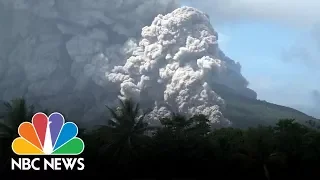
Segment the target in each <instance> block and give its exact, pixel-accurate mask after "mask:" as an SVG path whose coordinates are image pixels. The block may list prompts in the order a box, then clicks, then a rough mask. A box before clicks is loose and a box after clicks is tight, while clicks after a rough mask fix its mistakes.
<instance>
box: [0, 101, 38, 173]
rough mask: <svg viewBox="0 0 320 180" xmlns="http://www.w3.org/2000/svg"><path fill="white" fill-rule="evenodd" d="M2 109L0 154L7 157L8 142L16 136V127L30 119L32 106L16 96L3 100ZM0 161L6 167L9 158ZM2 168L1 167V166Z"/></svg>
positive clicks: (0, 115)
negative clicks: (7, 100) (8, 100)
mask: <svg viewBox="0 0 320 180" xmlns="http://www.w3.org/2000/svg"><path fill="white" fill-rule="evenodd" d="M3 105H4V109H3V111H2V114H0V147H1V149H0V151H1V152H0V153H1V154H0V156H2V157H7V154H8V153H9V152H10V150H9V149H11V146H10V143H11V142H12V140H13V139H14V138H15V137H17V136H18V127H19V125H20V124H21V123H22V122H25V121H31V119H32V116H33V114H34V106H28V105H27V103H26V101H25V99H23V98H17V99H13V100H12V101H11V102H4V103H3ZM3 160H4V161H5V162H1V163H2V164H3V167H6V166H7V164H8V162H9V159H7V158H3ZM1 170H2V168H1Z"/></svg>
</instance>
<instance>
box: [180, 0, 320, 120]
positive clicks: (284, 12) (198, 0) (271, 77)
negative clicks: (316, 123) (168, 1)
mask: <svg viewBox="0 0 320 180" xmlns="http://www.w3.org/2000/svg"><path fill="white" fill-rule="evenodd" d="M183 4H184V5H191V6H195V7H198V8H199V9H201V10H204V11H205V12H207V13H208V14H209V15H210V18H211V21H212V24H213V26H214V28H215V29H216V30H217V31H218V32H219V33H220V36H219V38H220V46H221V48H222V50H223V51H224V52H225V54H226V55H228V56H229V57H231V58H232V59H234V60H235V61H239V62H240V63H241V65H242V67H243V74H244V76H245V77H246V78H247V79H248V81H249V82H250V86H249V87H250V88H252V89H254V90H255V91H256V92H257V93H258V98H259V99H264V100H267V101H270V102H273V103H277V104H281V105H287V106H292V107H296V108H300V109H301V110H304V111H307V112H308V113H314V109H315V108H316V109H319V111H320V108H318V107H316V105H317V104H318V103H316V102H315V98H314V93H313V92H314V90H319V89H320V68H319V67H320V59H319V58H320V28H317V24H318V23H319V24H320V11H319V9H320V1H318V0H194V1H193V0H185V1H183ZM310 109H313V110H312V111H313V112H311V110H310ZM319 115H320V113H319Z"/></svg>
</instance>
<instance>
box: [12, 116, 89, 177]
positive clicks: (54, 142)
mask: <svg viewBox="0 0 320 180" xmlns="http://www.w3.org/2000/svg"><path fill="white" fill-rule="evenodd" d="M18 134H19V136H20V137H18V138H16V139H15V140H14V141H13V142H12V151H13V152H14V153H15V154H17V155H21V156H43V155H50V156H59V155H60V157H55V158H40V157H37V158H26V157H24V158H18V159H14V158H12V159H11V170H16V169H19V170H74V169H76V170H79V171H81V170H84V167H85V166H84V158H62V157H61V155H65V156H72V155H79V154H81V153H82V152H83V150H84V143H83V141H82V139H80V138H78V137H76V136H77V134H78V127H77V125H76V124H75V123H73V122H66V123H65V120H64V117H63V115H62V114H60V113H58V112H55V113H52V114H51V115H50V116H49V117H47V115H46V114H44V113H41V112H38V113H36V114H35V115H34V116H33V118H32V123H30V122H23V123H22V124H20V126H19V128H18ZM44 157H46V156H44Z"/></svg>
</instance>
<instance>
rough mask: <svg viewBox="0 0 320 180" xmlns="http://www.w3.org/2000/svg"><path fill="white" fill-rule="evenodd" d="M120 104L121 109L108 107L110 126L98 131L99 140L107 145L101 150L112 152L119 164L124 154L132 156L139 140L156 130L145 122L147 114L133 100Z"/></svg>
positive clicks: (102, 127) (101, 127) (100, 128)
mask: <svg viewBox="0 0 320 180" xmlns="http://www.w3.org/2000/svg"><path fill="white" fill-rule="evenodd" d="M119 102H120V107H118V108H116V109H112V108H110V107H108V106H107V108H108V110H109V112H110V114H111V119H109V120H108V125H104V126H100V127H99V128H98V130H97V132H98V135H99V136H100V137H98V138H100V140H101V139H102V141H104V143H105V145H103V147H102V148H101V150H102V152H103V153H105V152H110V151H111V152H112V154H113V157H114V158H115V160H116V161H118V162H119V157H120V155H124V154H123V153H124V152H128V153H129V154H130V155H132V154H131V153H133V150H134V147H136V146H137V145H138V140H141V138H143V137H145V132H146V131H147V130H149V129H154V128H152V127H150V126H149V125H148V123H147V122H145V116H146V114H147V112H145V113H143V112H142V110H141V109H140V106H139V104H136V103H134V102H133V101H132V100H131V99H126V100H123V101H122V100H120V101H119ZM101 136H103V137H101ZM110 141H111V142H110ZM129 154H127V155H129ZM128 158H130V157H128Z"/></svg>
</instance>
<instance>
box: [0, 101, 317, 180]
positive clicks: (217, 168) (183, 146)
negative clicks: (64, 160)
mask: <svg viewBox="0 0 320 180" xmlns="http://www.w3.org/2000/svg"><path fill="white" fill-rule="evenodd" d="M5 107H6V108H5V109H4V110H3V112H4V113H3V115H2V116H1V118H0V119H2V121H1V123H0V130H1V131H0V132H1V133H0V140H1V141H0V143H1V144H0V153H1V157H0V160H1V168H2V172H3V173H5V172H6V170H7V168H8V166H10V164H8V159H10V158H11V157H12V156H13V154H12V151H11V142H12V140H13V139H14V138H15V137H17V129H18V126H19V124H20V123H21V122H23V121H31V118H32V115H33V114H34V113H35V112H36V111H35V108H34V107H33V106H28V105H27V103H26V102H25V100H23V99H17V100H13V101H12V102H10V103H6V104H5ZM107 109H108V110H109V112H110V114H111V115H112V118H110V119H106V122H107V123H106V125H103V126H99V127H97V128H94V129H93V130H86V129H81V130H80V131H79V134H78V136H79V137H80V138H82V139H83V140H84V142H85V151H84V153H83V154H82V155H81V157H84V158H85V165H86V169H85V171H84V172H81V173H79V172H77V175H80V177H81V176H83V177H85V176H88V177H94V176H96V177H99V178H108V177H120V176H126V177H136V178H139V177H146V178H147V177H148V178H155V177H160V176H161V177H166V178H167V179H168V178H169V179H171V178H183V177H184V178H189V179H190V178H191V177H192V178H195V179H200V178H202V177H207V178H211V179H214V178H246V179H265V180H273V179H287V178H291V179H292V178H298V177H299V178H303V179H308V178H319V177H320V175H319V170H320V168H319V167H320V163H319V162H320V132H319V131H318V128H317V124H316V123H315V122H313V121H309V122H308V124H309V126H307V125H302V124H299V123H297V122H296V121H295V120H294V119H282V120H279V121H278V123H277V124H276V125H274V126H258V127H252V128H247V129H238V128H220V129H213V128H212V127H211V126H210V124H209V123H208V122H209V121H208V119H207V118H206V117H205V116H204V115H195V116H193V117H192V118H189V119H188V118H185V117H184V116H181V115H178V114H175V115H173V116H172V117H170V118H163V119H161V124H162V126H161V127H152V126H150V125H149V124H148V123H147V120H146V117H145V115H146V114H145V113H144V112H142V110H141V109H140V108H139V105H138V104H135V103H133V102H132V101H130V100H125V101H121V102H120V107H118V108H116V109H114V108H110V107H107ZM46 112H48V111H46ZM15 174H16V175H17V174H19V173H15ZM45 174H46V176H47V178H50V177H54V173H53V174H50V176H49V175H48V174H49V172H45ZM33 175H37V174H36V173H34V174H33ZM39 176H40V175H39ZM0 177H1V176H0ZM62 177H66V173H65V174H64V175H61V174H60V175H59V178H62Z"/></svg>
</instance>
